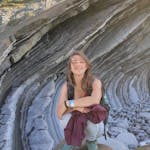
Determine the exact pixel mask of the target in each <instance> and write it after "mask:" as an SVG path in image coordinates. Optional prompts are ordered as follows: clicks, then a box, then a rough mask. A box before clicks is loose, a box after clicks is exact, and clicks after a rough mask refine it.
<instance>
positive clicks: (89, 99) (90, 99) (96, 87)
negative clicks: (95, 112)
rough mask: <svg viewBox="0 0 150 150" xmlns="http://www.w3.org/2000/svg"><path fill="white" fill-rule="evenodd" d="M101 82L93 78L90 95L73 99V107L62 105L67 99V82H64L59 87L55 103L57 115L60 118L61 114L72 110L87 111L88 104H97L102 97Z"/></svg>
mask: <svg viewBox="0 0 150 150" xmlns="http://www.w3.org/2000/svg"><path fill="white" fill-rule="evenodd" d="M101 87H102V84H101V81H100V80H98V79H95V80H94V82H93V84H92V93H91V96H86V97H82V98H77V99H75V101H74V102H75V103H74V104H75V106H74V108H68V109H67V108H66V107H65V105H64V101H66V100H68V98H67V83H64V84H63V86H62V89H61V93H60V98H59V102H58V105H57V115H58V117H59V118H60V119H61V117H62V116H63V114H65V113H67V112H72V111H74V110H78V111H80V112H82V113H87V112H88V111H89V109H88V108H87V107H88V106H90V105H93V104H99V101H100V99H101V97H102V90H101Z"/></svg>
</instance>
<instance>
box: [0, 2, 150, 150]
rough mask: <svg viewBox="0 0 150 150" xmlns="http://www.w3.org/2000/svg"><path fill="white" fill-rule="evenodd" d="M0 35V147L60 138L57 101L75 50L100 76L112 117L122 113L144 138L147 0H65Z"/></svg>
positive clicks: (149, 92)
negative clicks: (83, 55) (81, 53)
mask: <svg viewBox="0 0 150 150" xmlns="http://www.w3.org/2000/svg"><path fill="white" fill-rule="evenodd" d="M0 43H1V49H0V149H2V150H22V149H24V150H29V149H32V150H36V149H37V148H38V149H41V150H43V149H44V150H51V149H52V148H54V147H55V146H56V145H57V144H59V142H60V141H61V140H62V139H63V132H62V129H61V128H60V127H59V120H58V118H57V116H56V105H57V101H58V97H59V91H60V88H61V85H62V83H63V81H64V79H65V71H66V69H65V67H66V62H67V58H68V56H69V55H70V54H71V52H73V51H74V50H79V51H83V52H84V53H85V54H86V55H87V56H88V57H89V59H90V60H91V62H92V65H93V72H95V74H96V75H97V76H98V77H99V78H100V79H101V80H102V82H103V84H104V86H105V88H106V94H107V97H108V101H109V103H110V105H111V109H112V113H110V115H111V118H112V119H113V118H114V119H116V117H118V118H119V117H120V118H121V117H122V116H125V118H126V119H127V121H128V122H129V129H127V130H128V131H130V132H131V133H134V134H136V136H137V140H138V142H139V143H140V142H141V141H143V140H144V139H145V140H146V139H149V138H150V137H149V135H150V134H149V130H148V126H147V124H149V123H150V122H149V121H148V120H149V119H148V116H149V113H150V107H149V106H150V102H149V100H150V67H149V66H150V1H149V0H125V1H122V0H112V1H104V0H97V1H95V0H70V1H67V0H66V1H63V2H61V3H58V4H57V5H55V6H54V7H52V8H51V9H50V10H47V11H45V12H43V13H42V14H40V15H39V16H36V17H33V18H29V19H28V20H25V21H24V22H23V23H20V24H18V26H15V27H9V26H8V27H6V30H4V31H3V32H1V33H0ZM139 107H142V108H143V109H138V108H139ZM132 111H133V112H132ZM113 112H114V113H113ZM120 112H122V113H123V114H122V116H120V114H121V113H120ZM129 112H131V113H129ZM119 113H120V114H119ZM139 113H140V121H139V122H138V121H137V119H136V117H135V116H136V115H137V114H139ZM146 113H147V114H146ZM114 114H116V115H115V116H114ZM133 116H134V117H135V118H134V117H133ZM132 117H133V118H134V122H132ZM142 118H143V119H144V122H142ZM138 123H139V124H141V123H142V125H143V127H145V129H143V128H141V127H139V128H137V130H136V131H135V130H134V125H138ZM112 125H114V122H112V120H111V121H110V128H111V127H112ZM139 131H140V132H139ZM138 133H143V134H140V136H139V135H138ZM110 134H111V136H112V137H114V136H117V134H116V133H115V134H114V133H113V132H110ZM143 137H144V139H143Z"/></svg>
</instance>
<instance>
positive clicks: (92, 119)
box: [57, 52, 107, 150]
mask: <svg viewBox="0 0 150 150" xmlns="http://www.w3.org/2000/svg"><path fill="white" fill-rule="evenodd" d="M101 87H102V83H101V81H100V80H98V79H96V78H94V76H93V75H92V73H91V64H90V62H89V60H88V58H87V57H86V56H85V55H84V54H83V53H82V52H74V53H73V54H72V55H71V56H70V58H69V62H68V67H67V81H66V82H65V83H64V84H63V86H62V89H61V93H60V98H59V102H58V106H57V115H58V117H59V119H60V121H61V122H63V120H67V122H66V124H65V125H63V126H64V134H65V140H66V143H67V144H65V145H64V147H63V148H62V150H71V149H72V148H73V146H80V145H81V143H82V141H83V139H84V140H86V144H87V147H88V150H97V145H96V138H97V136H98V133H99V131H100V127H103V123H102V121H103V120H104V119H105V117H106V114H107V112H106V110H105V109H104V108H103V107H101V106H100V105H99V103H100V99H101V97H102V90H101Z"/></svg>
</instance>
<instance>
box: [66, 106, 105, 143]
mask: <svg viewBox="0 0 150 150" xmlns="http://www.w3.org/2000/svg"><path fill="white" fill-rule="evenodd" d="M89 108H90V109H91V111H90V112H88V113H81V112H79V111H73V112H72V117H71V118H70V120H69V122H68V124H67V126H66V128H65V129H64V134H65V140H66V142H67V144H68V145H74V146H80V145H81V143H82V140H83V139H84V137H85V133H84V129H85V128H86V126H87V120H90V121H91V122H93V123H95V124H96V123H99V122H101V121H104V120H105V118H106V116H107V111H106V109H105V108H104V107H102V106H101V105H99V104H96V105H92V106H90V107H89Z"/></svg>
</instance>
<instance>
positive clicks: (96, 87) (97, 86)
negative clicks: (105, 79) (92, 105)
mask: <svg viewBox="0 0 150 150" xmlns="http://www.w3.org/2000/svg"><path fill="white" fill-rule="evenodd" d="M91 96H93V97H95V98H96V99H97V102H99V101H100V99H101V97H102V83H101V81H100V80H98V79H95V80H94V82H93V84H92V93H91Z"/></svg>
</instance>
